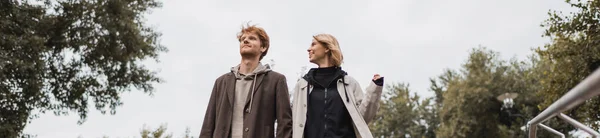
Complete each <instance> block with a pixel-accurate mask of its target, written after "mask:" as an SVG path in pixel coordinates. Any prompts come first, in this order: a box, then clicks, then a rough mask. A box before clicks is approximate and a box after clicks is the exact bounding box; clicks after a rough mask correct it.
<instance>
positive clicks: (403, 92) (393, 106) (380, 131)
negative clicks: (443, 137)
mask: <svg viewBox="0 0 600 138" xmlns="http://www.w3.org/2000/svg"><path fill="white" fill-rule="evenodd" d="M410 93H411V92H410V89H409V85H408V84H405V83H399V84H394V85H391V86H388V87H387V91H386V92H385V94H384V100H382V101H381V103H380V109H379V111H378V112H377V115H376V117H375V120H374V121H373V123H372V124H371V127H370V128H371V130H372V132H373V135H374V136H375V137H386V138H387V137H406V136H407V135H408V136H410V137H424V136H425V135H426V134H428V132H431V133H432V131H431V130H429V129H427V128H428V127H427V125H426V124H425V123H423V122H427V121H428V118H429V117H431V116H426V115H430V114H427V113H426V112H428V111H429V109H428V107H429V105H430V104H429V99H427V100H425V101H424V102H423V103H421V102H420V101H419V96H418V95H417V94H416V93H415V94H414V95H413V96H411V95H410Z"/></svg>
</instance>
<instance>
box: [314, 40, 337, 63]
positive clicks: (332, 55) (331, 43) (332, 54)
mask: <svg viewBox="0 0 600 138" xmlns="http://www.w3.org/2000/svg"><path fill="white" fill-rule="evenodd" d="M313 38H314V39H315V40H317V42H319V43H320V44H321V45H323V46H324V47H325V48H327V49H329V52H328V53H327V55H329V59H328V60H329V63H331V64H333V65H334V66H336V67H340V66H341V65H342V63H343V62H344V55H342V50H341V49H340V44H339V43H338V41H337V39H335V37H333V35H330V34H317V35H315V36H313Z"/></svg>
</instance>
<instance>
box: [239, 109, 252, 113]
mask: <svg viewBox="0 0 600 138" xmlns="http://www.w3.org/2000/svg"><path fill="white" fill-rule="evenodd" d="M238 111H239V110H238ZM246 113H250V109H246Z"/></svg>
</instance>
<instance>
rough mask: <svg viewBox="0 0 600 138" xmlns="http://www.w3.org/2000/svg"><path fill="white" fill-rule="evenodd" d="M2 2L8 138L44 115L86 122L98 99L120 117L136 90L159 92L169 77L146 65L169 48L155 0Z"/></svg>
mask: <svg viewBox="0 0 600 138" xmlns="http://www.w3.org/2000/svg"><path fill="white" fill-rule="evenodd" d="M39 1H40V2H42V3H40V2H31V1H22V2H21V3H14V1H13V0H5V1H1V2H0V137H8V138H11V137H17V136H18V135H20V134H21V132H22V130H23V128H24V127H25V125H26V124H27V123H28V121H30V120H31V119H32V118H34V117H35V115H36V114H35V113H36V112H41V113H44V112H46V111H51V112H54V113H55V114H57V115H65V114H67V113H68V112H70V111H75V112H77V113H78V115H79V116H80V118H81V119H80V121H79V123H83V122H84V121H85V119H86V117H87V113H88V111H89V110H88V105H91V103H92V102H93V103H94V105H95V108H96V109H97V110H99V111H100V112H101V113H106V111H110V113H111V114H115V111H116V107H118V106H120V105H121V104H122V101H121V98H120V94H121V93H122V92H125V91H129V89H130V88H132V87H133V88H136V89H140V90H142V91H144V92H146V93H149V94H151V92H152V91H153V86H152V84H153V83H159V82H161V80H160V79H159V78H158V77H157V76H156V73H155V72H153V71H150V70H149V69H147V68H146V67H144V66H142V65H141V62H142V61H144V60H147V59H157V58H158V55H159V53H161V52H166V51H167V50H166V48H165V47H164V46H162V45H160V44H159V36H160V34H159V33H158V32H155V31H154V30H153V29H152V28H150V27H147V26H146V25H145V24H144V19H143V14H144V13H146V12H148V10H149V9H152V8H157V7H160V6H161V3H160V2H157V1H154V0H119V1H114V0H39Z"/></svg>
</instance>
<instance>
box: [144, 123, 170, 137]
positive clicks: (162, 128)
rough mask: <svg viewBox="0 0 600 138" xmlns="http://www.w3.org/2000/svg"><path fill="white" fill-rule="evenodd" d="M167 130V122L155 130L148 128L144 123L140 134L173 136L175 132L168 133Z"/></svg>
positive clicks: (146, 135) (145, 135)
mask: <svg viewBox="0 0 600 138" xmlns="http://www.w3.org/2000/svg"><path fill="white" fill-rule="evenodd" d="M166 132H167V125H166V124H162V125H160V126H159V127H158V128H156V129H155V130H152V129H150V128H146V125H144V127H143V129H142V130H141V131H140V135H141V137H142V138H173V134H166Z"/></svg>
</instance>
